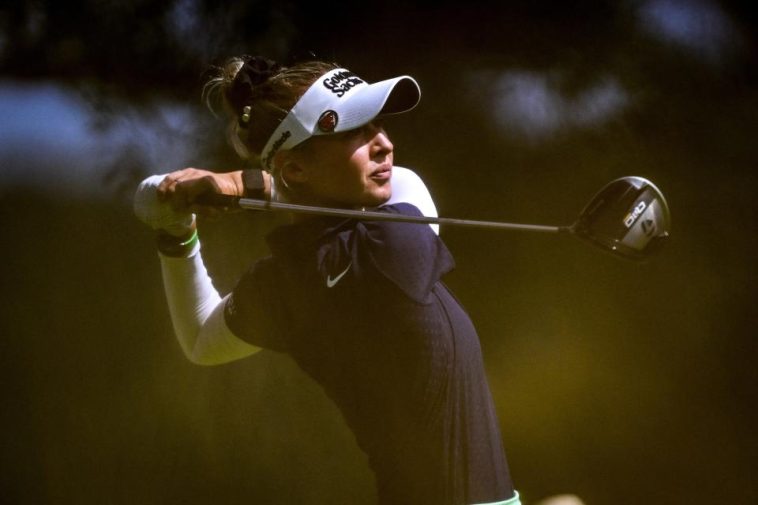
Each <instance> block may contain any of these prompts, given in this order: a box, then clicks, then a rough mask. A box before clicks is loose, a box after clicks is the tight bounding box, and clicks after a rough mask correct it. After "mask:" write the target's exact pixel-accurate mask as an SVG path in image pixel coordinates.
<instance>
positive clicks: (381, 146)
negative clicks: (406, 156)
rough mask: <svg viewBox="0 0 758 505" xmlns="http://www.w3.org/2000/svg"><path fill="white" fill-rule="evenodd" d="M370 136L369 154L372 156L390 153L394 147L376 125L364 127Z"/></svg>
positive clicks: (383, 131)
mask: <svg viewBox="0 0 758 505" xmlns="http://www.w3.org/2000/svg"><path fill="white" fill-rule="evenodd" d="M366 126H367V128H368V132H369V135H370V136H371V154H372V155H374V156H378V155H386V154H388V153H391V152H392V150H393V149H394V148H395V146H393V145H392V141H391V140H390V137H389V135H387V131H386V130H385V129H384V128H383V127H382V126H381V125H378V124H376V123H369V124H368V125H366Z"/></svg>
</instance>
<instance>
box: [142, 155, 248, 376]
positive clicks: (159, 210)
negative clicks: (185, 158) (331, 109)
mask: <svg viewBox="0 0 758 505" xmlns="http://www.w3.org/2000/svg"><path fill="white" fill-rule="evenodd" d="M242 187H243V186H242V181H241V173H240V172H232V173H229V174H214V173H212V172H207V171H203V170H196V169H186V170H180V171H178V172H172V173H170V174H168V175H155V176H152V177H148V178H147V179H145V180H144V181H142V183H141V184H140V185H139V187H138V188H137V192H136V194H135V198H134V211H135V214H136V215H137V217H139V218H140V220H142V221H143V222H144V223H146V224H147V225H149V226H150V227H151V228H153V229H154V230H156V231H157V232H158V250H159V257H160V261H161V271H162V275H163V283H164V288H165V292H166V300H167V302H168V307H169V312H170V314H171V320H172V323H173V326H174V332H175V333H176V337H177V339H178V340H179V344H180V346H181V348H182V350H183V351H184V354H185V356H186V357H187V359H189V360H190V361H192V362H193V363H197V364H200V365H216V364H221V363H226V362H229V361H233V360H237V359H241V358H244V357H247V356H250V355H251V354H253V353H255V352H257V351H258V350H260V348H258V347H255V346H252V345H250V344H248V343H247V342H244V341H243V340H240V339H239V338H237V337H236V336H235V335H234V334H233V333H232V332H231V331H230V330H229V329H228V328H227V326H226V322H225V320H224V302H225V300H224V299H222V298H221V296H220V295H219V293H218V292H217V291H216V289H215V288H214V286H213V283H212V282H211V279H210V277H209V275H208V272H207V269H206V268H205V265H204V264H203V259H202V255H201V253H200V241H199V238H198V235H197V229H196V225H195V217H194V214H193V213H192V210H195V211H201V210H202V208H201V207H198V206H196V205H194V203H193V202H194V201H195V198H196V197H197V196H198V195H200V194H203V193H207V192H216V193H223V194H232V195H238V196H240V195H241V194H242Z"/></svg>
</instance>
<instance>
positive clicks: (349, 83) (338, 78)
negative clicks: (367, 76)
mask: <svg viewBox="0 0 758 505" xmlns="http://www.w3.org/2000/svg"><path fill="white" fill-rule="evenodd" d="M363 82H364V81H363V79H361V78H360V77H358V76H357V75H355V74H354V73H352V72H350V71H349V70H345V71H343V72H337V73H335V74H334V75H332V76H331V77H329V78H328V79H324V86H326V88H327V89H328V90H329V91H331V92H332V93H334V94H335V95H337V97H342V95H344V94H345V93H347V92H348V91H350V89H352V88H353V86H356V85H358V84H361V83H363Z"/></svg>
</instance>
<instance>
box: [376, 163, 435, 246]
mask: <svg viewBox="0 0 758 505" xmlns="http://www.w3.org/2000/svg"><path fill="white" fill-rule="evenodd" d="M399 202H405V203H410V204H413V205H414V206H415V207H416V208H418V210H420V211H421V214H423V215H424V216H431V217H437V207H436V206H435V205H434V200H432V195H430V194H429V190H428V189H427V188H426V184H424V181H422V180H421V177H419V176H418V175H416V173H415V172H413V171H412V170H409V169H407V168H403V167H393V168H392V196H391V197H390V199H389V200H388V201H387V203H385V205H392V204H393V203H399ZM429 226H431V227H432V230H434V233H436V234H437V235H439V233H440V226H439V225H438V224H430V225H429Z"/></svg>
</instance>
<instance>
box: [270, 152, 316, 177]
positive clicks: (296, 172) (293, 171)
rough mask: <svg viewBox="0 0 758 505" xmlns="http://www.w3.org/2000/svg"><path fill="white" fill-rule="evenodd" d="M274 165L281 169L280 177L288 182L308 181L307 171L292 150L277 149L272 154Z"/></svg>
mask: <svg viewBox="0 0 758 505" xmlns="http://www.w3.org/2000/svg"><path fill="white" fill-rule="evenodd" d="M274 166H276V167H278V168H279V169H280V170H281V171H282V177H283V178H284V180H285V181H287V182H288V183H289V184H296V185H297V184H302V183H304V182H307V181H308V171H307V170H305V167H304V165H303V164H302V163H301V161H300V160H299V159H298V157H297V156H295V155H294V153H293V152H292V151H279V152H278V153H276V154H275V155H274Z"/></svg>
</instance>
